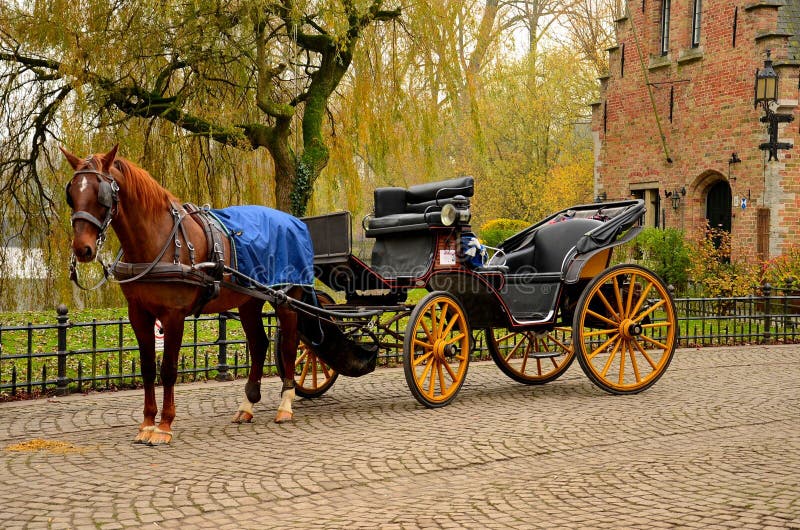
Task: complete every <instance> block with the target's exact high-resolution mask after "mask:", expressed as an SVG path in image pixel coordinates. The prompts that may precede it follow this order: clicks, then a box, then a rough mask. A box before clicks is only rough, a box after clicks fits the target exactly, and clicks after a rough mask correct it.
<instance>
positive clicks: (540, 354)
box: [528, 350, 564, 359]
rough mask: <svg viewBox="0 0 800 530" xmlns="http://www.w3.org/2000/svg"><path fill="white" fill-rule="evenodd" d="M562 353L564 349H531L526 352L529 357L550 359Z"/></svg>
mask: <svg viewBox="0 0 800 530" xmlns="http://www.w3.org/2000/svg"><path fill="white" fill-rule="evenodd" d="M562 355H564V350H559V351H532V352H530V353H529V354H528V358H529V359H552V358H554V357H560V356H562Z"/></svg>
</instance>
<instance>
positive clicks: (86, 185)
mask: <svg viewBox="0 0 800 530" xmlns="http://www.w3.org/2000/svg"><path fill="white" fill-rule="evenodd" d="M87 189H89V178H88V177H87V176H86V175H83V176H82V177H81V182H80V184H78V191H79V192H80V193H83V192H84V191H86V190H87Z"/></svg>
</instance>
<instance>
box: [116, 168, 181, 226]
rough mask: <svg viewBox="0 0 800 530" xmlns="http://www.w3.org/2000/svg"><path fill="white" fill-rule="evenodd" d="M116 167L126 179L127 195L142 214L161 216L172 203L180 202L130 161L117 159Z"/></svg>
mask: <svg viewBox="0 0 800 530" xmlns="http://www.w3.org/2000/svg"><path fill="white" fill-rule="evenodd" d="M114 167H116V168H117V169H118V170H119V172H120V173H122V176H123V177H124V178H125V180H124V186H125V193H126V194H128V195H129V196H130V198H131V200H133V201H134V202H135V203H136V205H137V208H139V209H140V211H141V213H142V214H144V215H147V214H149V213H156V214H159V213H162V212H164V210H168V209H169V206H170V203H178V202H179V201H178V199H177V198H176V197H175V196H174V195H173V194H172V193H170V192H169V190H167V189H166V188H164V187H163V186H161V185H160V184H159V183H158V182H156V180H155V179H154V178H153V177H152V176H151V175H150V173H148V172H147V171H146V170H145V169H142V168H140V167H139V166H137V165H136V164H134V163H133V162H131V161H130V160H127V159H125V158H122V157H117V158H116V159H115V160H114Z"/></svg>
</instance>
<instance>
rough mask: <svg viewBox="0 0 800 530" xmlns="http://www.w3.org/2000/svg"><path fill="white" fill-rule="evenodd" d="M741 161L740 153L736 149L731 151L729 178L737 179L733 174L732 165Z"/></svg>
mask: <svg viewBox="0 0 800 530" xmlns="http://www.w3.org/2000/svg"><path fill="white" fill-rule="evenodd" d="M741 161H742V159H741V158H739V155H737V154H736V151H734V152H733V153H731V157H730V158H729V159H728V180H736V175H733V174H731V166H732V165H733V164H738V163H740V162H741Z"/></svg>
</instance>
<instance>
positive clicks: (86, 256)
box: [72, 237, 97, 263]
mask: <svg viewBox="0 0 800 530" xmlns="http://www.w3.org/2000/svg"><path fill="white" fill-rule="evenodd" d="M84 239H85V238H82V237H76V238H75V239H73V240H72V253H73V254H75V259H77V260H78V261H80V262H81V263H87V262H89V261H92V260H93V259H94V258H95V256H96V253H97V246H96V244H95V242H94V241H92V242H87V241H85V240H84Z"/></svg>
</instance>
